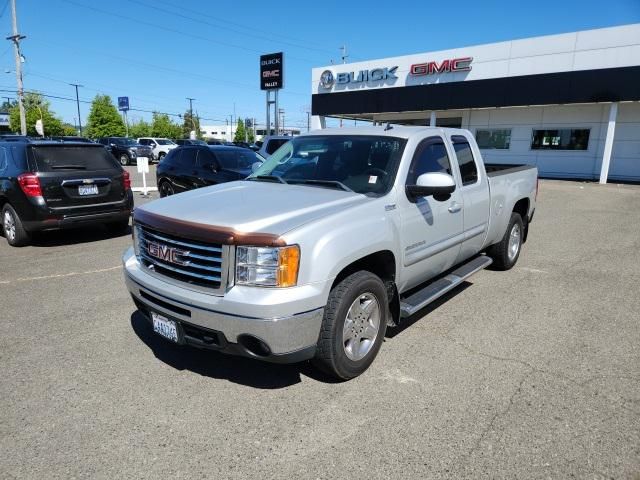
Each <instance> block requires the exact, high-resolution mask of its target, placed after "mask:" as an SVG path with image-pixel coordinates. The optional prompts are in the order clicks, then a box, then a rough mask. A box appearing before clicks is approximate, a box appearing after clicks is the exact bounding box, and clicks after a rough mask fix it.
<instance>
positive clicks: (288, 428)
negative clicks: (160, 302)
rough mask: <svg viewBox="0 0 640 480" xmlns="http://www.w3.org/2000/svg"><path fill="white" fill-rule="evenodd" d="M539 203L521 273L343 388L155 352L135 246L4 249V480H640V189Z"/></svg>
mask: <svg viewBox="0 0 640 480" xmlns="http://www.w3.org/2000/svg"><path fill="white" fill-rule="evenodd" d="M133 169H135V167H133ZM538 200H539V203H538V209H537V212H536V215H535V219H534V223H533V225H532V229H531V232H530V236H529V241H528V242H527V244H526V245H525V247H524V250H523V253H522V255H521V257H520V260H519V263H518V265H517V266H516V267H515V268H514V269H513V270H511V271H509V272H496V271H482V272H480V273H479V274H477V275H476V276H474V277H473V278H472V279H471V282H469V283H467V284H465V285H464V286H463V287H462V288H460V289H458V290H456V291H455V292H453V293H452V294H450V295H448V296H447V297H446V298H445V299H444V300H442V301H440V302H438V303H437V304H436V305H433V306H432V307H429V308H428V309H426V310H425V311H423V312H421V313H420V314H419V315H418V316H417V317H416V318H414V319H412V321H411V322H410V324H409V325H408V326H406V327H405V328H403V329H401V330H399V331H395V332H392V333H391V335H389V338H387V339H386V342H385V344H384V345H383V347H382V350H381V352H380V355H379V356H378V358H377V359H376V361H375V362H374V364H373V365H372V367H371V368H370V369H369V371H367V372H366V373H365V374H364V375H363V376H361V377H359V378H357V379H355V380H353V381H350V382H346V383H333V382H331V381H329V380H328V379H326V378H325V377H323V376H321V375H319V374H317V373H316V372H315V371H314V370H313V369H312V368H311V367H310V366H309V365H307V364H302V365H294V366H278V365H270V364H264V363H259V362H254V361H251V360H248V359H242V358H234V357H228V356H224V355H221V354H216V353H211V352H201V351H197V350H190V349H181V348H178V347H175V346H173V345H170V344H168V343H167V342H165V341H164V340H162V339H160V338H158V337H156V336H154V335H153V334H152V333H151V332H150V328H149V327H148V326H147V325H146V323H145V322H144V321H143V319H142V318H141V316H140V315H139V314H136V313H135V310H134V307H133V303H132V302H131V299H130V297H129V295H128V293H127V291H126V289H125V287H124V284H123V280H122V271H121V268H120V255H121V253H122V251H123V250H124V249H125V248H126V247H127V246H128V245H129V244H130V236H128V235H125V236H121V237H109V236H108V235H107V233H106V231H103V230H102V229H100V228H96V229H90V230H80V231H73V232H71V231H69V232H57V233H51V234H48V235H45V236H40V237H39V238H38V239H37V242H36V244H35V245H34V246H31V247H25V248H22V249H15V248H10V247H9V246H8V245H7V244H6V242H5V241H4V239H0V265H2V268H1V270H0V302H1V309H0V318H1V320H2V321H1V322H0V358H1V365H2V370H3V372H2V377H1V379H0V389H1V391H2V395H1V396H0V477H2V478H20V479H24V478H88V477H90V478H172V477H175V478H205V477H207V478H283V479H288V478H294V477H295V478H323V479H324V478H340V479H345V478H349V479H350V478H354V479H355V478H367V479H386V478H480V477H483V478H519V479H525V478H616V479H618V478H632V479H638V478H640V321H639V314H638V312H640V295H639V292H640V255H638V251H639V250H640V187H638V186H628V185H627V186H615V185H608V186H604V187H603V186H599V185H594V184H582V183H577V182H556V181H542V182H541V185H540V194H539V199H538ZM136 201H137V202H138V203H139V202H143V201H146V200H143V199H142V197H141V196H140V195H136Z"/></svg>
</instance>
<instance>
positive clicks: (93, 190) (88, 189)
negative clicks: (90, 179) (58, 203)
mask: <svg viewBox="0 0 640 480" xmlns="http://www.w3.org/2000/svg"><path fill="white" fill-rule="evenodd" d="M97 194H98V186H97V185H80V186H79V187H78V195H97Z"/></svg>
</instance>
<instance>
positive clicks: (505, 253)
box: [487, 212, 524, 270]
mask: <svg viewBox="0 0 640 480" xmlns="http://www.w3.org/2000/svg"><path fill="white" fill-rule="evenodd" d="M523 237H524V224H523V222H522V217H521V216H520V214H519V213H515V212H513V213H512V214H511V218H510V219H509V225H507V230H506V232H504V236H503V237H502V240H500V242H499V243H496V244H495V245H492V246H491V247H489V249H488V250H487V255H489V256H490V257H491V258H492V259H493V265H492V267H493V268H495V269H496V270H509V269H510V268H512V267H513V266H514V265H515V264H516V262H517V261H518V257H519V256H520V250H521V249H522V239H523Z"/></svg>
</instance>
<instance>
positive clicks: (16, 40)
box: [7, 0, 27, 135]
mask: <svg viewBox="0 0 640 480" xmlns="http://www.w3.org/2000/svg"><path fill="white" fill-rule="evenodd" d="M11 23H12V26H13V35H11V36H9V37H7V40H11V41H12V42H13V51H14V54H15V57H16V82H17V84H18V109H19V110H20V133H22V135H26V134H27V117H26V115H25V111H24V86H23V84H22V55H21V54H20V40H24V39H25V38H27V37H25V36H24V35H20V34H19V33H18V20H17V19H16V0H11Z"/></svg>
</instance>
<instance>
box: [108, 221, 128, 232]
mask: <svg viewBox="0 0 640 480" xmlns="http://www.w3.org/2000/svg"><path fill="white" fill-rule="evenodd" d="M105 226H106V227H107V230H109V232H110V233H113V234H117V235H122V234H125V233H127V230H129V219H128V218H127V219H126V220H119V221H117V222H109V223H107V224H105Z"/></svg>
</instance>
